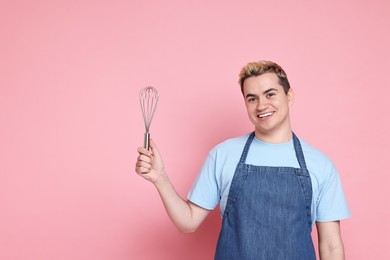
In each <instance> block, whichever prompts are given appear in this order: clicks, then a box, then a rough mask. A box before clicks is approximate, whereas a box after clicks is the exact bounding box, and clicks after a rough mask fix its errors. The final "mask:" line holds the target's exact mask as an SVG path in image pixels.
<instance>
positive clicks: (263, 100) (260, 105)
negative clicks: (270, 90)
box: [256, 97, 268, 111]
mask: <svg viewBox="0 0 390 260" xmlns="http://www.w3.org/2000/svg"><path fill="white" fill-rule="evenodd" d="M267 108H268V101H267V99H266V98H263V97H260V98H259V101H258V103H257V108H256V109H257V110H258V111H264V110H266V109H267Z"/></svg>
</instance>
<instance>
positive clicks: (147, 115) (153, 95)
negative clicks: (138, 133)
mask: <svg viewBox="0 0 390 260" xmlns="http://www.w3.org/2000/svg"><path fill="white" fill-rule="evenodd" d="M139 101H140V103H141V110H142V115H143V117H144V122H145V138H144V147H145V148H146V149H148V150H149V140H150V133H149V128H150V123H152V119H153V115H154V112H156V108H157V103H158V92H157V90H156V89H155V88H154V87H151V86H149V87H146V88H143V89H142V90H141V91H140V92H139Z"/></svg>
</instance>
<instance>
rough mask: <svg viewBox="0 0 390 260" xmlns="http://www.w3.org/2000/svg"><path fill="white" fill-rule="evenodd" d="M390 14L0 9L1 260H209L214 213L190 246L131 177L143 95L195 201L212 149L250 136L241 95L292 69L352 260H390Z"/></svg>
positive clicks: (220, 4) (152, 195) (306, 8)
mask: <svg viewBox="0 0 390 260" xmlns="http://www.w3.org/2000/svg"><path fill="white" fill-rule="evenodd" d="M135 2H138V3H135ZM389 13H390V5H389V1H386V0H382V1H380V0H378V1H375V0H374V1H352V0H350V1H336V0H331V1H303V0H299V1H278V2H271V1H178V0H177V1H152V0H146V1H119V0H114V1H87V0H78V1H65V0H63V1H50V0H41V1H39V0H37V1H21V0H13V1H7V0H2V1H1V2H0V37H1V40H0V124H1V126H0V259H4V260H5V259H7V260H8V259H12V260H21V259H29V260H38V259H39V260H49V259H56V260H69V259H72V260H84V259H94V260H112V259H115V260H122V259H211V258H212V256H213V253H214V246H215V243H216V239H217V235H218V229H219V227H220V221H219V216H218V212H214V213H213V214H212V215H211V217H210V218H209V219H207V220H206V223H205V224H204V226H203V227H202V228H201V229H200V230H199V231H198V232H197V233H195V234H192V235H182V234H180V233H178V231H176V229H175V228H174V226H173V225H172V224H171V223H170V221H169V220H168V217H167V215H166V214H165V211H164V208H163V206H162V204H161V202H160V199H159V197H158V195H157V192H156V191H155V189H154V187H153V186H152V185H151V184H149V183H146V182H145V181H144V180H143V179H141V178H139V177H138V176H137V175H136V174H135V173H134V162H135V158H136V156H137V153H136V148H137V147H138V146H141V145H142V142H143V133H144V128H143V120H142V117H141V113H140V108H139V103H138V92H139V90H140V89H141V88H142V87H144V86H146V85H153V86H155V87H156V88H157V89H158V90H159V92H160V104H159V107H158V111H157V113H156V115H155V120H154V121H153V124H152V129H151V131H152V135H153V137H154V139H155V141H156V143H157V144H158V146H159V148H160V152H161V153H162V154H163V157H164V159H165V164H166V168H167V169H168V171H169V174H170V176H171V179H172V181H173V182H174V184H175V186H176V188H177V190H178V192H179V193H180V194H182V195H183V196H185V195H186V193H187V191H188V189H189V187H190V186H191V183H192V181H193V179H194V177H195V176H196V174H197V171H198V170H199V168H200V166H201V164H202V162H203V159H204V158H205V156H206V154H207V152H208V150H209V149H210V148H212V147H213V146H214V145H215V144H216V143H218V142H220V141H222V140H224V139H226V138H228V137H232V136H236V135H241V134H245V133H247V132H249V131H251V130H252V127H251V124H250V123H249V120H248V119H247V116H246V113H245V109H244V106H243V103H242V100H241V99H242V98H241V96H240V91H239V88H238V85H237V84H236V81H237V74H238V71H239V69H240V68H241V66H243V65H244V64H245V63H246V62H249V61H254V60H259V59H270V60H274V61H276V62H278V63H280V64H281V65H282V66H283V67H284V68H285V69H286V71H287V72H288V74H289V77H290V82H291V84H292V86H293V88H294V90H295V94H296V103H295V105H294V107H293V109H292V121H293V127H294V130H295V132H296V133H297V134H299V135H300V136H301V137H303V138H304V139H305V140H307V141H308V142H309V143H311V144H313V145H314V146H317V147H318V148H320V149H321V150H323V151H324V152H325V153H327V154H328V155H329V156H330V157H331V158H332V159H333V160H334V162H335V163H336V165H337V166H338V168H339V171H340V174H341V178H342V180H343V184H344V189H345V192H346V194H347V197H348V201H349V204H350V207H351V210H352V213H353V217H352V218H351V219H350V220H347V221H345V222H343V223H342V231H343V237H344V242H345V247H346V254H347V257H348V259H357V260H359V259H364V260H366V259H390V253H389V251H388V245H389V240H388V234H389V233H390V228H389V224H388V221H387V220H388V219H389V218H390V208H389V205H390V203H389V202H390V201H389V188H388V187H389V180H390V179H389V175H390V171H389V165H388V163H389V160H388V155H389V152H388V150H389V147H390V138H389V137H388V133H389V131H390V123H389V116H388V111H389V107H388V105H389V96H390V91H389V86H390V79H389V73H390V71H389V68H390V51H389V46H390V40H389V33H388V30H389V24H390V19H389ZM385 134H386V136H385Z"/></svg>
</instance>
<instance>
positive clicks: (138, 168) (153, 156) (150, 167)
mask: <svg viewBox="0 0 390 260" xmlns="http://www.w3.org/2000/svg"><path fill="white" fill-rule="evenodd" d="M137 151H138V153H139V156H138V158H137V162H136V163H135V172H136V173H137V174H138V175H139V176H141V177H143V178H144V179H146V180H148V181H150V182H152V183H154V184H156V182H158V181H159V180H160V179H161V178H164V177H166V173H165V170H164V163H163V161H162V159H161V156H160V153H159V152H158V149H157V147H156V145H155V143H154V142H153V140H150V151H149V150H146V149H145V148H144V147H139V148H138V149H137Z"/></svg>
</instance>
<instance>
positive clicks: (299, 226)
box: [215, 132, 316, 260]
mask: <svg viewBox="0 0 390 260" xmlns="http://www.w3.org/2000/svg"><path fill="white" fill-rule="evenodd" d="M254 136H255V134H254V132H253V133H251V135H250V136H249V137H248V140H247V142H246V144H245V147H244V150H243V152H242V155H241V159H240V162H239V163H238V165H237V168H236V171H235V173H234V177H233V180H232V184H231V187H230V191H229V196H228V200H227V204H226V208H225V212H224V214H223V222H222V229H221V233H220V235H219V239H218V243H217V249H216V253H215V259H216V260H231V259H233V260H234V259H239V260H249V259H256V260H279V259H280V260H290V259H291V260H312V259H315V258H316V257H315V251H314V246H313V242H312V239H311V235H310V233H311V226H312V221H311V211H310V210H311V201H312V187H311V180H310V175H309V172H308V170H307V168H306V162H305V158H304V156H303V152H302V147H301V143H300V142H299V139H298V138H297V137H296V135H295V134H294V133H293V142H294V149H295V153H296V156H297V159H298V162H299V166H300V168H293V167H269V166H254V165H249V164H245V162H246V157H247V154H248V151H249V148H250V146H251V144H252V141H253V139H254Z"/></svg>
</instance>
